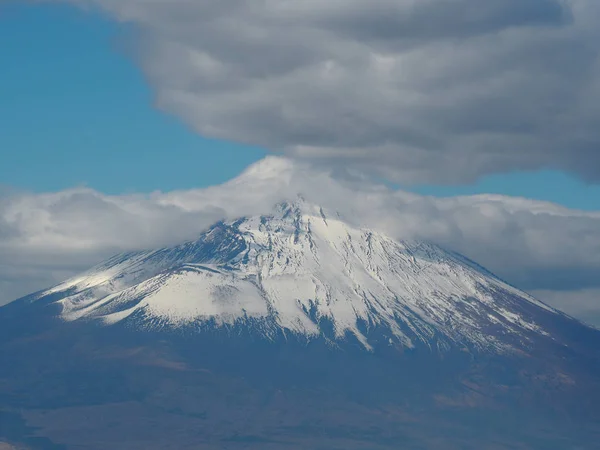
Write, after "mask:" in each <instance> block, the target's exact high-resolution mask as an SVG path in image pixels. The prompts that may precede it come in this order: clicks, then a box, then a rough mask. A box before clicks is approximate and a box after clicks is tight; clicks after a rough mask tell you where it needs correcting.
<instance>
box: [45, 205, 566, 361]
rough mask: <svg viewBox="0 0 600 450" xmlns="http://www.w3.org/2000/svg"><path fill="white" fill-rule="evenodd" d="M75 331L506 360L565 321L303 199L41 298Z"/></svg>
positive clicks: (97, 272)
mask: <svg viewBox="0 0 600 450" xmlns="http://www.w3.org/2000/svg"><path fill="white" fill-rule="evenodd" d="M48 296H53V298H58V300H55V303H56V304H59V305H60V306H61V313H60V315H61V317H62V318H63V319H64V320H66V321H76V320H90V319H94V320H98V321H100V322H101V323H103V324H106V325H111V324H115V323H118V322H124V323H127V324H129V325H132V326H135V327H138V328H141V329H149V328H150V329H156V328H160V329H165V328H167V329H176V328H181V327H186V328H187V327H203V326H206V325H207V324H210V326H214V327H222V326H239V327H246V328H249V329H252V331H253V332H254V333H256V334H259V335H260V336H262V337H264V338H265V339H273V338H275V336H277V335H278V333H283V334H286V333H287V334H290V333H291V334H294V335H297V336H304V337H306V338H307V339H312V338H316V337H319V336H321V337H325V338H327V339H329V340H330V341H343V340H347V339H349V338H350V339H351V338H356V339H357V340H358V341H359V342H360V343H361V344H362V346H364V347H365V348H366V349H372V348H373V346H376V345H400V346H402V347H407V348H413V347H415V346H418V345H427V346H429V347H436V348H439V349H442V350H443V349H448V348H451V347H453V346H466V347H469V348H476V349H493V350H494V351H498V352H504V351H510V350H511V349H515V348H521V347H527V346H529V345H531V342H532V338H533V339H535V338H543V339H551V336H550V333H549V332H548V331H546V330H545V329H544V327H543V326H542V325H541V324H539V323H537V322H536V315H538V314H540V313H541V314H559V313H558V312H556V311H554V310H553V309H551V308H550V307H548V306H546V305H545V304H543V303H541V302H539V301H537V300H536V299H534V298H532V297H531V296H529V295H528V294H526V293H524V292H521V291H519V290H517V289H516V288H514V287H512V286H510V285H508V284H507V283H505V282H503V281H502V280H500V279H498V278H497V277H495V276H494V275H492V274H491V273H489V272H488V271H486V270H485V269H483V268H481V267H479V266H477V265H476V264H474V263H473V262H471V261H469V260H467V259H466V258H464V257H462V256H460V255H457V254H455V253H452V252H448V251H445V250H443V249H441V248H440V247H437V246H435V245H431V244H427V243H423V242H412V241H411V242H408V241H396V240H394V239H391V238H390V237H388V236H385V235H383V234H381V233H378V232H377V231H374V230H368V229H361V228H356V227H353V226H350V225H349V224H348V223H346V222H345V221H344V220H343V218H341V217H339V215H338V214H336V213H329V212H326V211H324V210H323V209H322V208H320V207H318V206H316V205H313V204H309V203H307V202H305V201H304V200H302V199H299V200H297V201H295V202H293V203H285V204H280V205H278V206H277V208H276V209H275V211H274V212H273V214H272V215H269V216H260V217H248V218H241V219H238V220H235V221H231V222H221V223H218V224H216V225H214V226H213V227H211V228H210V229H209V230H207V231H205V232H204V233H202V234H201V236H200V237H199V238H198V239H197V240H194V241H192V242H187V243H185V244H182V245H179V246H176V247H171V248H163V249H159V250H153V251H144V252H137V253H129V254H124V255H119V256H116V257H114V258H112V259H110V260H108V261H106V262H105V263H103V264H100V265H99V266H97V267H95V268H93V269H91V270H90V271H88V272H86V273H84V274H82V275H81V276H77V277H75V278H73V279H71V280H68V281H66V282H64V283H62V284H60V285H58V286H56V287H54V288H52V289H49V290H47V291H44V292H41V293H39V294H38V295H37V296H36V298H37V299H43V298H46V297H48Z"/></svg>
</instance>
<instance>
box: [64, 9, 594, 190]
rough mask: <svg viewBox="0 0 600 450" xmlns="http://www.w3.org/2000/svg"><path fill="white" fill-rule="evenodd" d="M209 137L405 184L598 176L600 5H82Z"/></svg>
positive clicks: (162, 96) (172, 106) (161, 99)
mask: <svg viewBox="0 0 600 450" xmlns="http://www.w3.org/2000/svg"><path fill="white" fill-rule="evenodd" d="M71 2H72V3H75V4H78V5H82V6H92V7H96V8H101V9H102V10H104V11H105V12H106V13H107V14H109V15H110V16H111V17H113V18H115V19H116V20H119V21H122V22H125V23H130V24H133V25H134V26H135V27H136V29H137V30H138V31H139V33H138V39H137V42H136V45H135V46H134V47H135V51H134V52H133V56H134V57H135V58H136V60H137V61H138V62H139V64H140V66H141V67H142V69H143V71H144V73H145V74H146V76H147V78H148V80H149V82H150V83H151V84H152V86H153V87H154V88H155V90H156V103H157V105H158V106H159V107H160V108H162V109H163V110H165V111H167V112H169V113H172V114H175V115H177V116H179V117H180V118H182V119H183V120H184V121H185V122H186V123H188V124H189V125H190V126H192V127H193V128H194V129H196V130H197V131H198V132H199V133H201V134H203V135H205V136H211V137H217V138H224V139H230V140H235V141H239V142H243V143H249V144H253V145H260V146H264V147H266V148H268V149H271V150H273V151H276V152H284V153H285V154H287V155H288V156H294V157H296V158H301V159H306V160H309V161H312V162H316V163H318V164H321V165H323V164H325V165H326V164H329V165H331V166H335V167H345V168H349V169H352V170H358V171H362V172H370V173H374V174H376V175H378V176H383V177H386V178H388V179H391V180H396V181H402V182H431V181H434V182H436V183H438V184H439V183H460V182H468V181H470V180H473V179H474V178H477V177H479V176H481V175H484V174H489V173H494V172H505V171H510V170H530V169H531V170H533V169H540V168H555V169H560V170H565V171H570V172H572V173H575V174H577V175H579V176H582V177H584V178H585V179H587V180H590V181H594V182H598V181H600V151H599V150H598V148H599V145H600V57H599V56H600V44H599V42H600V28H599V27H598V26H597V24H598V21H599V20H600V3H599V2H597V0H527V1H519V0H486V1H481V0H421V1H418V2H417V1H413V0H372V1H367V0H343V1H342V0H330V1H327V2H323V1H317V0H288V1H279V0H264V1H259V2H247V1H240V0H228V1H214V0H213V1H209V0H195V1H191V0H153V1H146V0H71Z"/></svg>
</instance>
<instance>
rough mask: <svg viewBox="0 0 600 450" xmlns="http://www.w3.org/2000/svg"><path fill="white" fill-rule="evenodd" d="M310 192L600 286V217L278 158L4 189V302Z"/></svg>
mask: <svg viewBox="0 0 600 450" xmlns="http://www.w3.org/2000/svg"><path fill="white" fill-rule="evenodd" d="M299 193H301V194H302V195H303V196H304V197H305V198H306V199H307V200H308V201H311V202H315V203H318V204H320V205H322V206H323V207H324V208H326V209H329V210H337V211H339V213H340V214H341V215H342V216H344V217H345V218H346V220H348V221H350V222H351V223H353V224H354V225H356V226H367V227H371V228H375V229H378V230H381V231H383V232H386V233H387V234H389V235H391V236H393V237H395V238H399V239H403V238H418V239H424V240H427V241H432V242H435V243H438V244H440V245H443V246H444V247H446V248H449V249H451V250H455V251H458V252H460V253H463V254H464V255H466V256H468V257H470V258H472V259H473V260H475V261H477V262H479V263H480V264H482V265H484V266H486V267H487V268H489V269H491V270H492V271H494V272H496V273H497V274H498V275H500V276H501V277H503V278H504V279H506V280H507V281H509V282H511V283H513V284H516V285H517V286H519V287H521V288H525V289H528V290H542V291H552V292H554V291H557V290H560V291H565V292H567V291H576V290H581V289H583V288H587V289H600V212H583V211H575V210H569V209H567V208H564V207H561V206H558V205H555V204H551V203H546V202H539V201H533V200H527V199H522V198H511V197H504V196H490V195H483V196H470V197H455V198H433V197H424V196H419V195H414V194H409V193H406V192H402V191H395V190H390V189H388V188H386V187H384V186H381V185H374V184H372V183H370V182H367V181H361V180H360V179H356V178H354V179H353V178H346V179H340V178H339V177H334V176H333V175H332V173H331V171H330V170H326V169H318V170H317V169H314V167H312V166H311V165H309V164H306V163H301V162H298V161H294V160H290V159H285V158H278V157H269V158H267V159H265V160H262V161H260V162H258V163H256V164H255V165H253V166H251V167H250V168H248V169H247V170H246V171H245V172H244V173H243V174H242V175H241V176H239V177H238V178H235V179H233V180H231V181H229V182H227V183H225V184H223V185H220V186H214V187H209V188H205V189H195V190H188V191H175V192H168V193H161V192H156V193H153V194H149V195H121V196H108V195H103V194H100V193H98V192H95V191H93V190H90V189H71V190H66V191H62V192H57V193H46V194H28V193H14V192H13V193H8V194H4V196H3V197H0V224H2V225H1V226H0V228H4V229H8V230H9V232H5V233H0V273H1V274H2V277H1V279H0V303H2V302H6V301H9V300H12V299H14V298H16V297H17V296H20V295H25V294H27V293H30V292H32V291H35V290H37V289H40V288H43V287H47V286H48V285H50V284H53V283H55V282H58V281H60V280H62V279H64V278H66V277H67V276H68V275H71V274H73V273H74V272H77V271H81V270H84V269H86V268H88V267H89V266H91V265H92V264H94V263H96V262H98V261H99V260H101V259H103V258H105V257H107V256H109V255H112V254H114V253H117V252H120V251H126V250H134V249H142V248H156V247H158V246H162V245H168V244H174V243H178V242H181V241H183V240H186V239H191V238H193V237H195V236H196V235H197V234H198V233H199V232H200V231H201V230H202V229H204V228H205V227H207V226H209V225H210V224H212V223H213V222H215V221H217V220H219V219H221V218H230V219H233V218H236V217H239V216H244V215H251V214H262V213H268V212H270V211H271V210H272V207H273V205H274V204H275V203H277V202H279V201H283V200H287V199H294V198H296V196H297V195H298V194H299ZM561 295H562V294H561ZM566 295H567V294H565V296H566ZM565 298H566V297H565ZM599 300H600V299H599ZM598 310H600V303H599V304H598Z"/></svg>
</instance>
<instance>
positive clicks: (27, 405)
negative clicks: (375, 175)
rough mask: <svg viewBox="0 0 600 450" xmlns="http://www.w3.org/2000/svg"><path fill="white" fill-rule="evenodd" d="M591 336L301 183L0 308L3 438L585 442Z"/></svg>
mask: <svg viewBox="0 0 600 450" xmlns="http://www.w3.org/2000/svg"><path fill="white" fill-rule="evenodd" d="M599 349H600V332H599V331H598V330H595V329H592V328H589V327H587V326H585V325H583V324H581V323H580V322H578V321H576V320H574V319H572V318H570V317H568V316H566V315H565V314H562V313H560V312H558V311H556V310H554V309H552V308H550V307H548V306H546V305H545V304H543V303H541V302H539V301H537V300H536V299H534V298H532V297H531V296H529V295H527V294H526V293H524V292H522V291H520V290H518V289H516V288H514V287H512V286H510V285H509V284H507V283H505V282H504V281H502V280H500V279H498V278H497V277H495V276H494V275H493V274H491V273H490V272H488V271H486V270H485V269H483V268H482V267H480V266H478V265H477V264H476V263H474V262H472V261H470V260H468V259H467V258H464V257H462V256H460V255H457V254H455V253H453V252H450V251H446V250H444V249H442V248H440V247H437V246H435V245H431V244H428V243H424V242H414V241H399V240H395V239H393V238H391V237H389V236H386V235H384V234H382V233H380V232H378V231H376V230H369V229H363V228H359V227H356V226H353V225H351V224H350V222H349V221H348V220H347V219H346V218H344V217H341V216H340V215H338V214H336V213H335V212H331V211H327V210H324V209H322V208H320V207H319V206H316V205H313V204H310V203H307V202H305V201H303V200H297V201H295V202H292V203H285V204H280V205H278V206H277V207H276V208H275V209H274V210H273V212H272V213H271V214H270V215H264V216H252V217H244V218H240V219H237V220H233V221H227V222H220V223H217V224H215V225H213V226H212V227H210V228H209V229H207V230H206V231H204V232H202V233H201V234H200V235H199V236H198V237H197V239H195V240H193V241H190V242H186V243H184V244H181V245H177V246H174V247H168V248H161V249H157V250H149V251H141V252H133V253H128V254H123V255H119V256H115V257H113V258H111V259H110V260H108V261H106V262H104V263H102V264H100V265H98V266H96V267H94V268H92V269H91V270H89V271H87V272H86V273H83V274H81V275H80V276H76V277H74V278H72V279H70V280H67V281H65V282H64V283H61V284H59V285H57V286H55V287H53V288H51V289H48V290H45V291H43V292H39V293H36V294H33V295H30V296H28V297H25V298H22V299H20V300H17V301H15V302H12V303H10V304H9V305H6V306H4V307H2V308H0V443H1V442H2V441H3V439H4V438H5V437H6V436H8V438H9V442H15V443H16V444H18V445H21V444H22V443H27V444H28V445H29V444H31V445H30V447H31V448H33V449H36V448H52V449H55V448H61V449H62V448H67V449H70V448H86V449H88V448H89V449H94V450H96V449H97V450H103V449H105V448H111V449H123V450H129V449H131V448H144V449H163V448H178V449H179V448H189V449H196V448H202V449H204V448H206V449H234V450H235V449H240V450H241V449H244V450H248V449H256V450H265V449H277V450H281V449H290V450H300V449H306V448H311V449H312V448H315V449H316V448H327V449H329V448H344V449H365V448H369V449H371V448H372V449H381V450H392V449H397V448H400V447H401V448H407V449H439V448H443V449H444V450H449V449H450V450H451V449H455V450H465V449H473V450H475V449H480V448H497V449H503V450H508V449H515V448H523V449H534V450H538V449H540V450H542V449H543V450H549V449H554V450H563V449H576V448H586V449H587V448H595V447H594V444H595V443H596V442H597V436H598V433H599V432H600V431H599V430H600V408H599V407H598V405H599V404H600V350H599ZM4 424H8V426H4ZM24 424H25V425H24ZM5 430H8V431H5ZM507 430H509V431H510V432H507ZM7 432H8V433H9V434H8V435H7V434H6V433H7ZM41 438H46V439H47V440H46V441H43V440H42V441H40V439H41ZM54 443H57V445H54Z"/></svg>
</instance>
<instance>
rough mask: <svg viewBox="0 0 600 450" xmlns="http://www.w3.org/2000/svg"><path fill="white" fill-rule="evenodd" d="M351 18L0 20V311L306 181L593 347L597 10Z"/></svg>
mask: <svg viewBox="0 0 600 450" xmlns="http://www.w3.org/2000/svg"><path fill="white" fill-rule="evenodd" d="M225 3H226V2H225ZM365 5H366V3H365V2H364V1H362V0H360V1H359V0H346V1H344V2H342V1H337V0H334V1H331V2H329V3H328V4H327V5H323V4H322V3H320V2H316V1H312V0H305V1H303V2H300V1H296V0H294V1H290V2H286V3H285V4H284V3H278V2H269V1H267V2H264V3H261V4H260V6H256V5H251V4H250V3H248V4H246V3H244V2H230V4H228V5H225V4H224V3H223V2H198V3H193V2H192V3H190V2H185V1H183V0H174V1H166V0H157V1H155V2H139V1H137V0H122V1H114V0H74V1H72V2H68V3H67V2H62V1H58V0H57V1H47V2H42V3H39V2H34V3H31V2H25V1H7V0H0V58H1V61H2V77H1V81H2V82H1V83H0V99H1V101H0V248H1V249H3V251H4V255H10V258H8V257H7V256H5V258H4V259H3V258H2V257H0V287H1V288H3V290H4V295H0V303H2V302H6V301H9V300H10V299H12V298H13V297H16V296H18V295H23V294H25V293H27V292H29V291H32V290H35V289H38V288H42V287H44V286H45V285H46V284H52V283H54V282H56V281H60V280H61V279H62V278H63V277H66V276H70V275H71V274H72V273H74V272H76V271H78V270H81V269H83V268H85V267H87V266H88V265H90V264H92V263H94V262H95V261H97V260H98V259H99V258H101V257H105V256H107V255H109V254H111V253H112V252H117V251H123V250H127V249H130V248H138V247H148V246H152V245H155V244H158V243H164V242H172V241H176V240H178V239H185V238H189V237H191V236H193V235H194V233H197V232H198V231H199V229H200V228H201V226H203V225H204V226H205V225H207V224H208V223H207V222H209V221H210V220H216V219H217V218H219V216H220V215H224V214H226V215H231V216H235V215H236V214H237V213H241V212H244V211H246V212H255V211H257V212H259V211H263V210H265V209H267V208H268V206H269V205H268V202H269V201H275V200H276V198H278V197H279V193H281V192H286V193H288V194H289V195H292V189H290V186H293V187H294V189H296V190H302V191H303V192H305V191H312V190H313V189H314V186H311V184H312V182H311V180H312V179H313V178H314V179H317V178H318V179H321V180H322V183H321V184H318V183H315V185H318V186H320V187H323V189H327V190H329V191H332V192H337V194H338V195H337V196H334V195H331V196H330V197H331V198H329V199H328V200H327V201H329V202H330V203H331V204H332V206H334V207H339V208H340V209H348V211H349V212H351V208H350V206H349V205H346V203H348V201H347V198H357V197H358V196H359V195H364V196H365V198H369V199H370V201H373V198H376V199H377V200H376V201H375V203H378V202H384V200H385V201H386V202H387V203H384V204H394V205H396V207H397V210H394V211H382V210H380V209H379V210H377V209H375V208H372V209H371V210H364V211H362V210H361V214H362V215H363V216H361V217H362V218H361V221H362V222H364V223H368V224H369V225H371V226H375V227H380V228H385V229H386V230H387V231H388V232H390V233H391V234H396V235H398V236H399V237H402V236H403V235H404V234H407V233H408V234H411V235H418V236H419V237H422V238H424V239H429V240H433V241H436V242H439V243H442V244H444V245H446V246H449V247H452V248H455V249H458V250H460V251H463V252H464V253H466V254H468V256H470V257H473V258H474V259H476V260H478V261H480V262H483V263H485V264H486V265H488V267H490V268H491V269H492V270H494V271H495V272H497V273H499V274H501V275H503V276H505V277H507V278H508V280H509V281H510V282H513V283H514V284H517V285H518V286H519V287H523V288H525V289H528V290H530V291H532V292H537V293H539V294H540V295H541V296H543V297H544V298H543V299H545V300H547V301H552V302H554V303H555V304H560V305H561V306H563V307H564V308H565V309H567V310H568V312H572V313H573V314H579V315H580V316H581V315H586V317H588V316H589V317H595V318H596V319H593V320H597V321H598V323H600V319H597V318H598V317H600V285H598V284H597V283H596V282H595V281H594V280H595V279H600V264H598V261H597V256H596V255H597V254H598V252H597V250H598V249H600V231H596V230H597V229H598V230H600V222H599V221H600V218H599V213H597V211H600V150H599V144H600V107H599V106H598V105H600V81H598V80H600V57H599V55H600V44H598V42H600V40H599V39H598V38H600V32H598V31H597V30H596V28H597V27H596V26H595V24H596V21H595V19H598V18H600V8H599V7H598V5H597V4H596V2H594V1H592V0H571V1H570V2H568V3H562V2H559V1H558V0H535V1H531V2H527V3H523V2H520V1H516V0H489V1H488V2H486V4H485V5H482V4H481V3H480V2H477V1H475V0H452V1H450V2H448V1H445V2H443V1H441V0H429V1H426V2H421V3H420V4H419V5H417V6H415V5H416V4H414V3H413V2H408V1H404V0H377V1H375V2H373V3H369V5H370V6H369V8H366V7H365ZM565 5H567V6H565ZM464 8H469V10H470V11H472V14H470V15H465V14H463V13H461V11H463V10H464ZM267 155H277V157H275V159H273V157H272V156H267ZM265 157H267V159H266V160H265V159H264V158H265ZM278 158H279V159H278ZM265 161H266V163H265ZM248 167H249V169H248ZM244 170H245V172H244ZM273 171H275V172H278V171H282V172H286V173H288V175H287V176H288V177H291V178H290V179H293V180H295V181H294V182H293V183H290V184H289V185H285V186H280V185H279V184H278V183H280V180H279V178H280V177H282V176H283V175H280V174H278V175H277V176H276V177H275V178H273V176H272V172H273ZM241 173H242V175H241V177H242V178H241V179H242V180H252V181H244V183H241V185H244V186H252V190H255V191H256V193H255V194H252V195H250V194H248V193H241V192H238V191H235V194H232V193H231V192H232V191H231V190H232V189H233V188H231V186H232V185H234V186H238V185H240V183H238V182H236V181H235V180H240V178H235V177H238V176H239V175H240V174H241ZM265 173H267V174H268V176H267V179H269V180H270V181H269V183H270V184H267V185H265V183H264V179H265ZM290 174H291V175H290ZM300 174H302V176H301V175H300ZM272 178H273V179H272ZM284 178H285V177H284ZM232 179H234V181H229V180H232ZM298 180H299V181H298ZM365 183H366V184H365ZM275 186H278V187H277V188H276V187H275ZM273 190H275V191H276V192H275V193H273V192H271V191H273ZM208 193H210V195H211V196H212V197H207V196H208ZM409 193H413V194H416V195H415V196H411V194H409ZM483 194H495V196H490V195H483ZM248 195H250V197H248ZM314 196H315V197H321V196H323V192H322V191H315V193H314ZM429 196H433V197H434V198H430V197H429ZM498 196H500V197H498ZM198 198H201V199H203V200H202V201H201V202H200V201H198ZM240 199H243V200H244V201H240ZM263 199H266V200H263ZM267 200H268V201H267ZM318 200H321V199H320V198H319V199H318ZM190 202H191V203H190ZM231 205H236V208H232V207H231ZM458 211H460V212H461V213H463V214H464V217H462V218H458V217H457V214H458ZM90 218H93V223H90V220H91V219H90ZM175 218H177V220H175ZM374 218H379V219H378V221H375V220H374ZM407 218H410V224H409V225H410V226H409V225H406V224H405V225H404V226H402V227H400V226H398V225H397V224H396V225H393V226H391V225H390V223H394V224H395V221H406V219H407ZM466 218H469V220H472V222H469V220H467V219H466ZM432 223H433V224H435V225H436V226H427V227H426V226H425V224H429V225H431V224H432ZM65 224H69V225H68V226H66V225H65ZM97 224H103V225H104V228H103V229H101V227H99V226H96V225H97ZM115 224H117V225H118V226H117V225H115ZM59 226H60V227H62V228H61V229H60V230H59ZM425 228H426V229H425ZM419 229H420V230H419ZM68 230H70V231H68ZM69 233H71V234H69ZM111 233H112V234H111ZM115 234H117V235H122V236H126V238H121V237H122V236H120V237H119V236H117V237H114V236H113V235H115ZM542 237H543V238H542ZM544 239H545V240H544ZM567 244H568V245H567ZM492 249H494V250H493V251H494V252H495V253H494V254H493V255H490V252H491V251H492ZM594 252H596V253H594ZM525 253H526V254H525ZM56 255H60V258H57V257H56ZM14 261H18V264H15V263H14ZM565 305H566V306H565ZM569 308H571V309H569Z"/></svg>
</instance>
